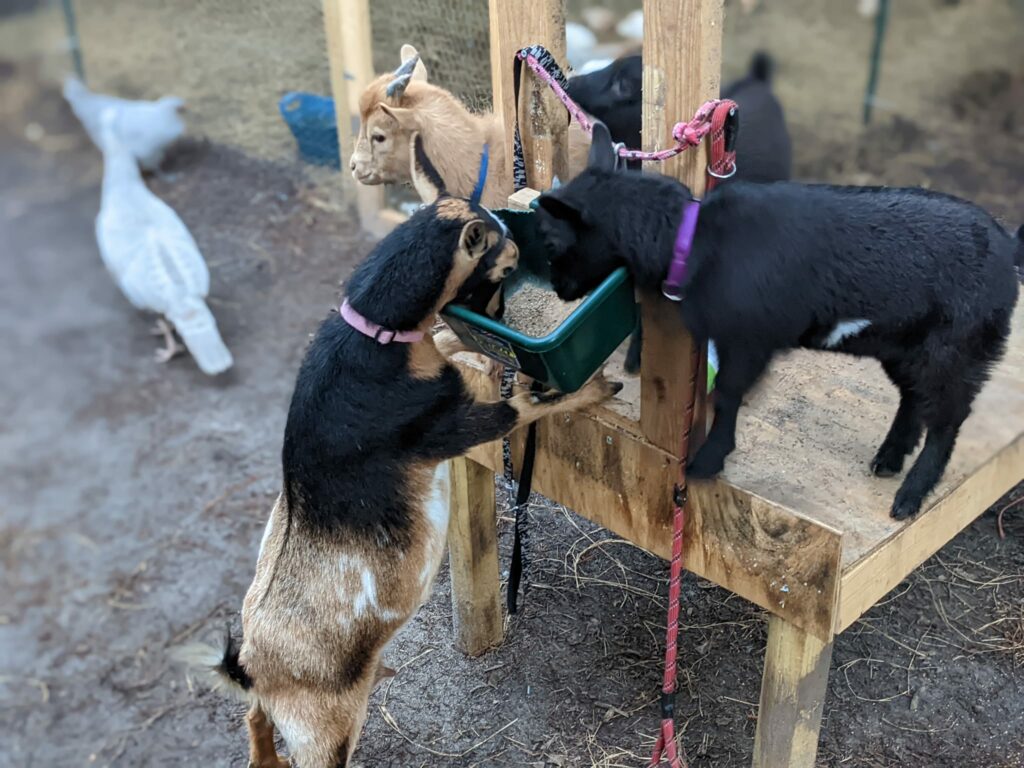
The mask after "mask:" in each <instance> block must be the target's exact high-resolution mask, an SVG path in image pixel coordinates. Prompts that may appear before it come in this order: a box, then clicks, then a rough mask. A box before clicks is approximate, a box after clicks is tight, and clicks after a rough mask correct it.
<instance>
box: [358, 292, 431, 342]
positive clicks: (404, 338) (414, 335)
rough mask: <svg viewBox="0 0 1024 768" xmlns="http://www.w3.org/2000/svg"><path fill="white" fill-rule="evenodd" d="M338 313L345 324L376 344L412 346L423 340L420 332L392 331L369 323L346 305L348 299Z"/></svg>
mask: <svg viewBox="0 0 1024 768" xmlns="http://www.w3.org/2000/svg"><path fill="white" fill-rule="evenodd" d="M338 313H339V314H340V315H341V316H342V317H343V318H344V319H345V322H346V323H348V324H349V325H351V326H352V327H353V328H355V329H356V330H357V331H359V332H360V333H361V334H363V335H364V336H369V337H370V338H371V339H373V340H374V341H376V342H377V343H378V344H390V343H391V342H392V341H397V342H401V343H402V344H412V343H414V342H417V341H422V340H423V332H422V331H392V330H390V329H388V328H383V327H381V326H379V325H377V324H376V323H372V322H370V321H369V320H367V319H366V318H365V317H363V316H362V315H360V314H359V313H358V312H356V311H355V310H354V309H353V308H352V305H351V304H349V303H348V299H345V301H343V302H342V303H341V309H339V310H338Z"/></svg>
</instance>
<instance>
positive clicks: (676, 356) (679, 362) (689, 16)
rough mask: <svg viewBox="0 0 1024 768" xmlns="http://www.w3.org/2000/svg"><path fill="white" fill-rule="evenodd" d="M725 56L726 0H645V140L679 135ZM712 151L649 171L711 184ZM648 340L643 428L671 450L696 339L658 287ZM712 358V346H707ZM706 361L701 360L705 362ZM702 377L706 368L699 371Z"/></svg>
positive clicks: (699, 421) (699, 420)
mask: <svg viewBox="0 0 1024 768" xmlns="http://www.w3.org/2000/svg"><path fill="white" fill-rule="evenodd" d="M721 59H722V0H683V1H682V2H668V1H667V0H662V1H661V2H648V3H644V72H643V145H644V149H646V150H658V149H663V148H664V147H667V146H669V145H670V144H671V142H672V126H673V125H674V124H675V123H676V122H678V121H680V120H684V119H685V120H688V119H689V118H690V117H691V116H692V115H693V113H694V112H695V111H696V109H697V107H699V106H700V105H701V104H702V103H704V102H705V101H707V100H708V99H711V98H716V97H717V96H718V93H719V84H720V79H721ZM704 166H705V157H704V154H703V153H702V152H696V151H693V150H691V151H689V152H684V153H683V154H681V155H678V156H677V157H676V158H674V159H672V160H669V161H668V162H666V163H648V164H647V167H646V168H645V170H646V171H647V172H651V173H665V174H668V175H670V176H674V177H676V178H677V179H679V180H680V181H682V182H683V183H684V184H687V185H688V186H689V187H690V189H691V190H692V191H693V193H694V194H696V195H700V194H702V193H703V191H704ZM641 303H642V314H643V328H644V347H643V355H642V361H641V373H640V375H641V401H640V424H641V427H642V429H643V432H644V435H646V437H647V439H648V440H650V441H651V442H652V443H654V444H655V445H657V446H659V447H661V448H664V449H665V450H667V451H676V452H678V451H679V440H680V433H681V429H682V425H683V419H684V413H685V410H686V402H685V399H686V398H685V394H684V388H685V385H686V382H687V381H688V379H689V377H690V376H691V375H693V372H692V371H691V370H690V361H691V355H690V350H691V349H692V346H691V345H692V341H691V339H690V337H689V334H687V333H686V332H685V330H684V329H683V325H682V320H681V318H680V315H679V311H678V307H676V306H675V305H674V304H672V303H671V302H669V301H668V300H666V299H665V298H663V297H662V296H660V295H657V294H647V295H643V296H642V297H641ZM700 355H701V357H706V355H707V350H700ZM703 365H706V363H701V365H700V366H699V368H700V367H702V366H703ZM697 375H698V376H699V371H698V374H697ZM705 389H706V387H705V386H704V382H702V381H700V380H699V379H698V387H697V410H696V412H695V414H694V432H695V435H694V439H693V440H692V445H691V448H692V449H694V450H695V449H696V447H697V445H699V443H700V441H701V438H702V437H703V428H704V425H705V423H706V418H705V416H704V414H705V401H706V392H705Z"/></svg>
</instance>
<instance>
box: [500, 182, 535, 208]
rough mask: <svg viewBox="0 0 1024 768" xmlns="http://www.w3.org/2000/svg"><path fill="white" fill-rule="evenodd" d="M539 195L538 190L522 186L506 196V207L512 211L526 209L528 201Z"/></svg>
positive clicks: (530, 201) (528, 205)
mask: <svg viewBox="0 0 1024 768" xmlns="http://www.w3.org/2000/svg"><path fill="white" fill-rule="evenodd" d="M538 197H540V192H538V191H537V190H536V189H533V188H531V187H523V188H522V189H520V190H519V191H518V192H513V193H512V194H511V195H509V196H508V207H509V208H511V209H512V210H513V211H528V210H530V203H532V202H533V201H534V200H536V199H537V198H538Z"/></svg>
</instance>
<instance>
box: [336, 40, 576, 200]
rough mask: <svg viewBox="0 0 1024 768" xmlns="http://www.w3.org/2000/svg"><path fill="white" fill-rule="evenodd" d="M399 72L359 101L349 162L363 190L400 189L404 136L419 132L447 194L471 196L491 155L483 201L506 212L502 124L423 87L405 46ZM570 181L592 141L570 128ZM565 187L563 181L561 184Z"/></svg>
mask: <svg viewBox="0 0 1024 768" xmlns="http://www.w3.org/2000/svg"><path fill="white" fill-rule="evenodd" d="M401 57H402V66H400V67H399V68H398V70H396V71H395V72H393V73H389V74H386V75H381V76H380V77H378V78H377V79H375V80H374V81H373V82H372V83H370V84H369V85H368V86H367V87H366V90H364V91H363V93H362V95H361V96H360V98H359V136H358V138H357V140H356V146H355V151H354V152H353V153H352V159H351V162H350V163H349V165H350V167H351V169H352V176H353V177H354V178H355V180H356V181H358V182H359V183H361V184H371V185H373V184H401V183H408V182H410V181H411V179H410V177H409V136H410V135H411V134H412V133H413V132H416V131H418V132H419V133H420V135H421V136H422V137H423V144H424V147H426V151H427V154H428V156H429V157H430V158H431V160H432V161H433V163H434V165H435V166H436V167H437V170H438V172H439V173H440V174H441V178H442V179H443V180H444V183H445V186H446V187H447V189H448V191H449V192H450V193H451V194H453V195H459V196H462V197H469V195H470V194H472V192H473V187H474V186H475V185H476V182H477V173H478V170H479V163H480V154H481V152H482V151H483V146H484V144H485V143H486V144H487V145H488V147H489V151H490V165H489V166H488V174H487V182H486V184H485V186H484V191H483V197H482V198H481V202H482V203H483V204H484V205H485V206H487V207H488V208H504V207H505V205H506V203H507V201H508V195H509V193H511V191H512V184H511V179H506V178H504V176H505V153H506V152H508V151H510V149H509V148H510V147H511V143H512V142H511V137H509V138H506V136H505V130H504V127H503V125H502V119H501V117H500V116H499V115H497V114H495V113H492V112H484V113H480V114H476V113H473V112H470V111H469V110H468V109H467V108H466V106H465V105H464V104H463V103H462V102H461V101H459V100H458V99H457V98H456V97H455V96H454V95H452V94H451V93H450V92H449V91H446V90H445V89H444V88H441V87H439V86H437V85H433V84H432V83H429V82H427V68H426V66H425V65H424V64H423V61H422V60H421V59H420V58H419V54H418V53H417V51H416V49H415V48H413V47H412V46H411V45H403V46H402V51H401ZM568 136H569V168H570V171H571V175H575V173H578V172H579V171H581V170H583V168H585V167H586V164H587V153H588V151H589V147H590V139H589V138H588V137H587V135H586V134H585V133H583V131H581V130H580V129H579V126H577V125H576V124H575V123H573V124H572V125H571V126H570V127H569V134H568ZM563 181H566V179H563Z"/></svg>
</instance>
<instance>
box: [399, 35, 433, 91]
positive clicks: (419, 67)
mask: <svg viewBox="0 0 1024 768" xmlns="http://www.w3.org/2000/svg"><path fill="white" fill-rule="evenodd" d="M419 55H420V54H419V52H418V51H417V50H416V49H415V48H413V47H412V46H411V45H409V44H408V43H406V44H405V45H403V46H402V52H401V59H402V63H403V64H405V62H407V61H408V60H409V59H417V61H416V67H415V68H414V69H413V71H412V79H413V82H420V83H425V82H427V65H426V64H424V63H423V59H421V58H418V57H419Z"/></svg>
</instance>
